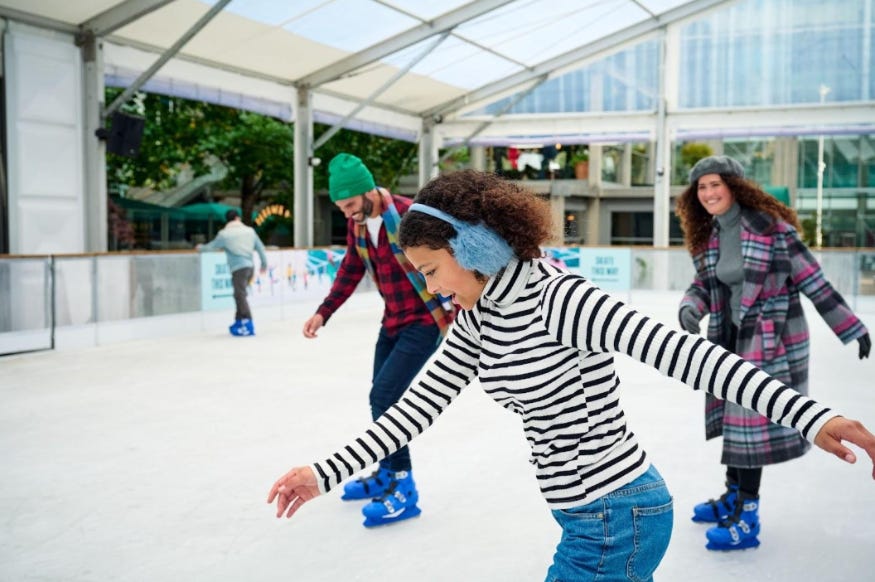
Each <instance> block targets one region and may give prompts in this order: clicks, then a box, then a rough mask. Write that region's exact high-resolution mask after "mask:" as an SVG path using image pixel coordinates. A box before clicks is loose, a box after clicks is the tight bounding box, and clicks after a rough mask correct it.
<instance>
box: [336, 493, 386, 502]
mask: <svg viewBox="0 0 875 582" xmlns="http://www.w3.org/2000/svg"><path fill="white" fill-rule="evenodd" d="M375 499H377V498H376V497H374V496H373V495H365V496H364V497H356V496H355V495H347V494H346V493H344V494H343V495H341V496H340V500H341V501H373V500H375Z"/></svg>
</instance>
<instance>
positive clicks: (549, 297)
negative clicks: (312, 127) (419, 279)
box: [268, 170, 875, 582]
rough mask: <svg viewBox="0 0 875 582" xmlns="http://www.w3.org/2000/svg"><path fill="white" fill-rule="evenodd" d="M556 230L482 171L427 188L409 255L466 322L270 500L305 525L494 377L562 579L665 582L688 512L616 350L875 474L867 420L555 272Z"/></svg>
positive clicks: (525, 198) (525, 196)
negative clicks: (650, 445)
mask: <svg viewBox="0 0 875 582" xmlns="http://www.w3.org/2000/svg"><path fill="white" fill-rule="evenodd" d="M551 232H552V227H551V212H550V208H549V205H548V203H547V202H545V201H543V200H541V199H540V198H538V197H537V196H536V195H534V194H532V193H530V192H527V191H525V190H523V189H522V188H520V187H519V186H517V185H516V184H514V183H511V182H508V181H505V180H502V179H501V178H499V177H497V176H495V175H492V174H484V173H480V172H474V171H470V170H466V171H462V172H456V173H453V174H447V175H443V176H441V177H438V178H435V179H434V180H432V181H431V182H429V183H428V184H427V185H426V186H425V187H424V188H423V189H422V191H421V192H420V193H419V194H418V195H417V197H416V200H415V204H413V206H411V207H410V211H409V212H408V213H407V214H406V215H405V217H404V219H403V220H402V221H401V228H400V234H399V245H400V246H401V248H402V249H404V252H405V253H406V255H407V257H408V259H409V260H410V262H411V263H412V264H413V265H414V266H415V267H416V268H417V269H418V270H419V271H420V272H421V273H422V274H423V275H424V276H425V279H426V281H427V282H428V288H429V290H430V291H431V292H432V293H439V294H441V295H446V296H452V297H453V298H454V301H455V302H456V303H457V305H459V307H460V308H461V311H459V313H458V315H457V317H456V321H455V322H454V323H453V325H452V326H451V327H450V330H449V333H448V334H447V337H446V339H445V340H444V341H443V343H442V344H441V346H440V347H439V348H438V352H437V354H436V355H435V357H434V358H433V359H432V360H431V361H430V362H429V363H428V364H427V365H426V367H425V369H424V370H423V373H422V374H420V375H419V377H418V378H417V381H416V383H414V384H413V385H412V386H411V387H410V389H409V390H407V391H406V392H405V393H404V394H403V395H402V396H401V398H400V399H399V401H398V403H397V404H395V405H394V406H392V407H391V408H389V410H387V411H386V412H385V413H384V414H383V416H381V417H380V418H379V419H377V420H376V422H374V423H373V424H372V425H371V426H370V427H368V428H367V429H366V430H364V431H363V432H361V433H359V434H358V435H357V436H355V437H354V438H351V439H349V440H347V445H346V446H344V447H342V448H339V449H338V450H337V451H336V452H334V453H333V454H332V455H330V456H328V457H326V458H325V459H323V460H320V461H318V462H316V463H313V464H311V465H309V466H300V467H295V468H293V469H291V470H290V471H289V472H288V473H286V474H285V475H283V476H282V477H280V478H279V479H278V480H277V481H276V483H274V485H273V487H272V488H271V490H270V492H269V494H268V502H269V503H270V502H272V501H273V500H274V499H276V501H277V513H276V514H277V517H281V516H283V515H285V516H288V517H291V516H292V515H293V514H294V513H295V512H296V511H297V510H298V509H299V508H300V507H301V505H302V504H304V503H305V502H307V501H309V500H311V499H313V498H314V497H316V496H317V495H321V494H323V493H326V492H328V491H330V490H331V489H332V488H333V487H335V486H336V485H337V484H338V483H340V482H342V481H343V480H344V479H347V478H348V477H350V476H351V475H352V474H353V472H354V471H357V470H360V469H361V468H362V467H364V466H366V465H367V464H369V463H372V462H374V461H376V460H378V459H379V458H381V457H382V456H384V455H386V454H389V453H391V452H392V451H394V450H396V449H397V448H398V447H400V446H403V445H405V444H407V443H408V442H409V441H410V440H412V439H413V438H415V437H416V436H418V435H419V434H421V433H422V432H423V431H425V430H426V429H427V428H428V427H429V426H431V425H432V424H433V423H434V421H435V420H436V419H437V417H438V416H439V415H440V414H441V413H442V412H443V411H444V410H446V409H447V408H448V407H449V405H450V404H451V403H452V402H453V401H454V399H455V398H456V397H457V396H458V395H459V394H460V393H461V391H462V390H463V389H464V388H465V387H466V386H467V385H468V384H469V383H470V382H471V381H472V380H474V379H475V378H479V380H480V385H481V387H482V388H483V390H484V391H485V392H486V393H487V394H488V395H489V396H491V397H492V398H493V399H494V400H495V401H496V402H497V403H498V404H499V405H500V406H502V407H504V408H505V409H507V410H508V411H509V412H511V413H513V414H516V415H518V417H519V419H520V421H521V424H522V428H523V433H524V435H525V438H526V440H527V441H528V443H529V445H530V448H531V457H530V462H531V464H532V466H533V467H534V470H535V477H536V479H537V482H538V485H539V487H540V490H541V493H542V495H543V496H544V499H545V500H546V502H547V505H548V507H549V508H550V509H551V510H552V513H553V517H554V518H555V520H556V521H557V522H558V523H559V525H560V527H561V530H562V533H561V538H560V540H559V544H558V546H557V548H556V553H555V554H554V557H553V563H552V565H551V566H550V568H549V570H548V572H547V577H546V580H548V581H550V582H553V581H557V580H564V581H567V582H586V581H596V580H598V581H608V580H610V581H619V580H635V581H650V580H653V573H654V571H655V570H656V567H657V566H658V564H659V563H660V561H661V560H662V557H663V555H664V554H665V551H666V548H667V547H668V543H669V539H670V537H671V530H672V522H673V509H672V507H673V505H672V503H673V502H672V498H671V495H670V494H669V491H668V489H667V488H666V485H665V483H664V481H663V479H662V477H661V476H660V474H659V472H658V471H657V469H656V468H655V467H654V466H653V465H652V464H651V461H650V458H649V457H648V455H647V453H646V452H645V451H644V449H643V448H642V447H641V445H640V443H639V441H638V437H637V436H636V434H635V433H634V432H633V431H632V430H631V429H630V427H629V426H628V425H627V422H626V418H625V415H624V412H623V409H622V407H621V406H620V401H619V387H620V380H619V378H618V377H617V374H616V371H615V369H614V355H613V354H614V352H618V353H622V354H626V355H628V356H630V357H632V358H634V359H636V360H638V361H640V362H642V363H645V364H647V365H649V366H653V367H654V368H656V369H658V370H659V371H660V372H662V373H663V374H665V375H667V376H670V377H672V378H675V379H677V380H679V381H681V382H685V383H686V384H688V385H690V386H692V387H693V388H696V389H699V390H707V391H709V392H711V393H713V394H719V395H720V396H721V397H722V398H725V399H727V400H730V401H733V402H746V403H750V404H749V405H750V406H753V407H755V408H756V410H757V411H758V412H760V413H761V414H766V415H768V416H769V418H771V419H772V420H774V421H775V422H780V423H781V424H783V425H784V426H787V427H789V428H791V429H795V430H798V431H801V432H802V434H803V436H804V438H806V439H808V440H810V441H812V442H814V443H815V444H817V445H818V446H820V447H822V448H823V449H825V450H827V451H829V452H832V453H833V454H835V455H837V456H838V457H839V458H841V459H843V460H845V461H847V462H851V463H852V462H855V460H856V457H855V456H854V454H853V453H852V452H851V451H850V450H849V449H848V448H846V447H845V446H844V445H843V444H842V442H841V441H842V440H843V439H846V440H848V441H850V442H853V443H856V444H858V445H859V446H861V447H863V448H864V449H865V451H866V453H867V454H868V455H869V457H871V458H872V461H873V463H875V436H873V435H872V434H871V433H870V432H869V431H867V430H866V428H865V427H864V426H863V425H862V424H860V423H859V422H857V421H854V420H849V419H847V418H843V417H841V416H837V414H836V413H835V412H833V411H832V410H830V409H829V408H827V407H826V406H824V405H822V404H819V403H817V402H815V401H813V400H811V399H809V398H807V397H805V396H802V395H800V394H799V393H797V392H796V391H795V390H793V389H792V388H790V387H788V386H785V385H784V384H783V383H781V382H780V381H778V380H776V379H774V378H772V377H770V376H768V375H767V374H766V373H764V372H763V371H761V370H759V369H757V368H756V367H754V366H753V365H752V364H750V363H748V362H745V361H744V360H742V359H741V358H739V357H738V356H736V355H734V354H732V353H730V352H728V351H726V350H724V349H723V348H720V347H719V346H716V345H713V344H711V343H710V342H708V341H707V340H706V339H705V338H702V337H699V336H695V335H691V334H688V333H686V332H683V331H678V330H674V329H671V328H669V327H668V326H665V325H663V324H661V323H659V322H657V321H655V320H652V319H650V318H648V317H647V316H645V315H643V314H641V313H638V312H636V311H635V310H633V309H630V308H629V307H627V306H626V305H624V304H623V303H622V302H620V301H618V300H617V299H615V298H614V297H612V296H611V295H609V294H607V293H605V292H604V291H602V290H600V289H599V288H597V287H595V286H594V285H592V284H591V283H589V282H588V281H587V280H586V279H584V278H583V277H581V276H580V275H576V274H572V273H568V272H567V271H562V270H560V269H557V268H556V267H554V266H552V265H550V264H549V263H548V262H547V261H546V260H545V259H544V258H542V256H543V253H542V250H541V246H542V245H543V244H544V243H545V242H546V241H547V240H548V239H549V238H550V236H551ZM484 428H485V427H484ZM873 477H875V470H873ZM488 489H489V488H488V487H477V488H475V489H474V490H471V488H470V479H467V478H460V479H459V494H460V495H471V494H472V493H482V494H484V495H488ZM397 500H398V502H399V503H401V504H403V503H405V500H404V499H403V497H398V498H397ZM484 501H485V500H484ZM499 510H502V511H504V510H505V508H499Z"/></svg>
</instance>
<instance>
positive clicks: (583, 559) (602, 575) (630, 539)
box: [546, 465, 674, 582]
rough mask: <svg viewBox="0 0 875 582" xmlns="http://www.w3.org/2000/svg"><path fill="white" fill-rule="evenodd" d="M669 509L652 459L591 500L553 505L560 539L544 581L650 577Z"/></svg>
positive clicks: (645, 581) (665, 537)
mask: <svg viewBox="0 0 875 582" xmlns="http://www.w3.org/2000/svg"><path fill="white" fill-rule="evenodd" d="M673 515H674V511H673V509H672V498H671V495H670V494H669V492H668V489H667V488H666V486H665V482H664V481H663V480H662V476H660V474H659V472H658V471H657V470H656V468H655V467H653V465H651V466H650V469H649V470H648V471H647V472H646V473H645V474H644V475H642V476H640V477H638V478H637V479H635V480H634V481H632V482H631V483H629V484H628V485H626V486H625V487H622V488H621V489H618V490H617V491H614V492H612V493H608V494H607V495H605V496H604V497H602V498H600V499H597V500H596V501H593V502H592V503H589V504H587V505H582V506H580V507H574V508H571V509H565V510H554V511H553V517H554V518H555V519H556V521H557V522H559V525H560V526H562V539H561V540H560V541H559V545H558V546H557V547H556V554H555V555H554V556H553V565H552V566H550V569H549V570H548V571H547V578H546V582H559V581H562V582H628V581H630V580H631V581H633V582H651V581H652V580H653V572H654V571H655V570H656V567H657V566H658V565H659V562H660V561H661V560H662V557H663V556H664V555H665V550H666V549H667V548H668V542H669V539H670V538H671V528H672V521H673Z"/></svg>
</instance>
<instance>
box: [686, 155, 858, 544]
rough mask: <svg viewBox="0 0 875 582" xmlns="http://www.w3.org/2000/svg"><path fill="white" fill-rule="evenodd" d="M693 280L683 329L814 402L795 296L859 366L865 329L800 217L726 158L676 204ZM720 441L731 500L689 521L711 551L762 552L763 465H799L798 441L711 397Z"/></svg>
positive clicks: (703, 171) (696, 176)
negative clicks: (703, 528)
mask: <svg viewBox="0 0 875 582" xmlns="http://www.w3.org/2000/svg"><path fill="white" fill-rule="evenodd" d="M676 207H677V208H676V211H677V214H678V216H679V217H680V219H681V226H682V228H683V231H684V241H685V244H686V246H687V249H688V250H689V251H690V254H691V255H692V257H693V263H694V265H695V267H696V277H695V279H694V280H693V283H692V285H691V286H690V288H689V289H687V291H686V293H685V294H684V297H683V300H682V301H681V305H680V310H679V314H678V315H679V318H680V322H681V326H682V327H683V328H684V329H686V330H687V331H689V332H691V333H699V321H700V320H701V319H702V318H703V317H704V316H705V315H709V316H710V319H709V323H708V339H709V340H711V341H712V342H714V343H716V344H719V345H721V346H723V347H725V348H727V349H730V350H732V351H734V352H735V353H737V354H738V355H739V356H741V357H743V358H744V359H746V360H748V361H749V362H751V363H753V364H754V365H756V366H758V367H760V368H762V369H763V370H765V371H766V372H768V373H769V374H771V375H772V376H774V377H775V378H778V379H779V380H781V381H783V382H785V383H786V384H788V385H790V386H792V387H794V388H795V389H796V390H798V391H799V392H801V393H802V394H807V393H808V352H809V349H808V348H809V344H808V325H807V324H806V321H805V315H804V313H803V310H802V305H801V303H800V301H799V292H800V291H801V292H802V293H805V295H806V296H808V298H809V299H810V300H811V301H812V303H813V304H814V306H815V308H816V309H817V311H818V313H819V314H820V316H821V317H823V319H824V321H826V323H827V324H828V325H829V326H830V328H832V330H833V332H834V333H835V334H836V335H837V336H838V338H839V339H840V340H841V341H842V342H843V343H846V344H847V343H849V342H851V341H853V340H857V341H858V343H859V357H860V358H861V359H862V358H865V357H868V355H869V350H870V347H871V341H870V339H869V334H868V331H867V330H866V327H865V326H864V325H863V323H862V322H861V321H860V320H859V319H858V318H857V317H856V316H855V315H854V314H853V313H852V312H851V310H850V308H849V307H848V305H847V303H845V301H844V299H842V297H841V295H840V294H839V293H838V292H837V291H836V290H835V289H834V288H833V287H832V285H830V283H829V281H827V280H826V278H825V277H824V274H823V271H822V270H821V268H820V265H819V264H818V263H817V261H816V260H815V258H814V257H813V256H812V255H811V253H810V252H809V250H808V248H807V247H806V246H805V244H804V243H803V242H802V240H801V239H800V238H799V234H798V231H799V221H798V218H797V217H796V213H795V212H794V211H793V210H791V209H790V208H788V207H786V206H785V205H783V204H781V203H780V202H779V201H778V200H776V199H775V198H774V197H772V196H770V195H769V194H767V193H765V192H763V191H762V189H761V188H759V187H758V186H757V185H756V184H754V183H753V182H751V181H749V180H746V179H745V178H744V169H743V168H742V166H741V164H739V163H738V162H737V161H735V160H733V159H731V158H728V157H726V156H711V157H708V158H705V159H703V160H700V161H699V162H698V163H697V164H696V165H695V166H694V167H693V169H692V171H691V172H690V185H689V187H688V188H687V189H686V190H685V191H684V192H683V194H681V196H680V198H679V199H678V201H677V205H676ZM721 435H722V436H723V455H722V459H721V462H722V463H723V464H724V465H726V466H727V470H726V492H725V493H723V495H721V496H720V497H719V498H718V499H716V500H714V499H712V500H709V501H706V502H705V503H700V504H699V505H697V506H696V507H695V508H694V515H693V521H699V522H710V523H716V524H717V525H716V526H715V527H712V528H711V529H709V530H708V532H707V538H708V546H707V547H708V548H710V549H718V550H730V549H743V548H748V547H755V546H757V545H759V541H758V539H757V534H758V532H759V515H758V509H759V486H760V479H761V476H762V468H763V466H764V465H770V464H773V463H780V462H782V461H788V460H790V459H795V458H796V457H799V456H802V455H803V454H805V452H806V451H807V450H808V449H809V447H810V445H809V444H808V443H807V442H806V441H805V440H804V439H802V438H801V437H800V435H799V433H798V432H796V431H793V430H789V429H786V428H783V427H781V426H779V425H777V424H774V423H772V422H770V421H769V420H768V419H766V418H765V417H763V416H760V415H759V414H757V413H755V412H752V411H750V410H747V409H745V408H742V407H741V406H738V405H736V404H733V403H730V402H726V401H724V400H720V399H717V398H715V397H713V396H710V395H706V402H705V436H706V438H708V439H710V438H714V437H716V436H721Z"/></svg>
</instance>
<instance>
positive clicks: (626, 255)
mask: <svg viewBox="0 0 875 582" xmlns="http://www.w3.org/2000/svg"><path fill="white" fill-rule="evenodd" d="M580 274H581V275H583V276H584V277H586V278H587V279H589V280H590V281H591V282H592V283H594V284H595V285H597V286H598V287H599V288H601V289H604V290H605V291H629V290H630V289H631V288H632V249H623V248H610V247H606V248H588V247H582V248H580Z"/></svg>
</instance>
